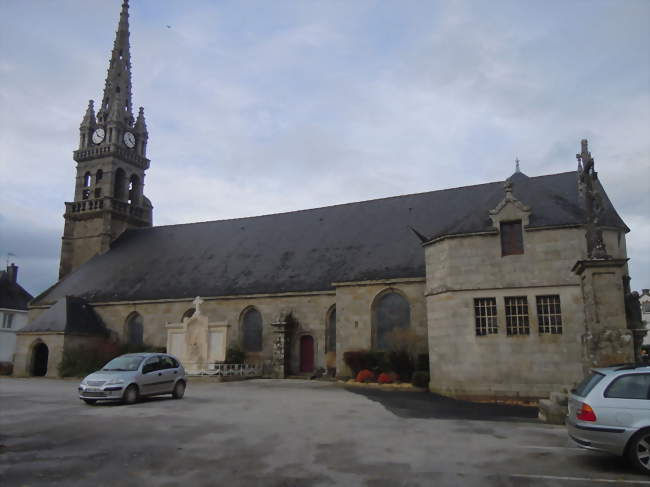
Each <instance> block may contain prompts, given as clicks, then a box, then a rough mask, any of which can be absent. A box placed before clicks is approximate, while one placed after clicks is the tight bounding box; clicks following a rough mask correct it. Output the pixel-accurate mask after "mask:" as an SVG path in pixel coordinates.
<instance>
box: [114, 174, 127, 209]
mask: <svg viewBox="0 0 650 487" xmlns="http://www.w3.org/2000/svg"><path fill="white" fill-rule="evenodd" d="M125 186H126V174H125V173H124V169H122V168H119V169H118V170H117V171H115V180H114V181H113V197H114V198H115V199H116V200H122V201H123V200H124V197H125V194H124V193H125V191H124V190H125Z"/></svg>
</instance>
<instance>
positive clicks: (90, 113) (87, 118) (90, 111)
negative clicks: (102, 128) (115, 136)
mask: <svg viewBox="0 0 650 487" xmlns="http://www.w3.org/2000/svg"><path fill="white" fill-rule="evenodd" d="M96 123H97V120H96V119H95V102H94V101H93V100H88V108H86V113H85V115H84V118H83V120H82V121H81V126H80V127H79V128H81V129H87V128H90V129H92V128H93V127H94V126H95V124H96Z"/></svg>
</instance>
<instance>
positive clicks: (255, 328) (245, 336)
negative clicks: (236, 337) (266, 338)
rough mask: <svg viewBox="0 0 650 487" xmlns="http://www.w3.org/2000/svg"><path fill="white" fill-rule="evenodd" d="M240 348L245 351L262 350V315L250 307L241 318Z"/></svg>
mask: <svg viewBox="0 0 650 487" xmlns="http://www.w3.org/2000/svg"><path fill="white" fill-rule="evenodd" d="M241 323H242V325H241V330H242V348H243V349H244V351H245V352H261V351H262V315H261V314H260V312H259V311H257V310H256V309H255V308H250V309H249V310H248V311H246V312H245V313H244V316H243V318H242V322H241Z"/></svg>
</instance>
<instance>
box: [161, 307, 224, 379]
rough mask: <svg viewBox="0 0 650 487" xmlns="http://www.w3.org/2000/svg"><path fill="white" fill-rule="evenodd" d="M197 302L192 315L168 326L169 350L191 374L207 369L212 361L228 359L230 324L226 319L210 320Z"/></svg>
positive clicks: (217, 361)
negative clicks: (220, 320) (227, 348)
mask: <svg viewBox="0 0 650 487" xmlns="http://www.w3.org/2000/svg"><path fill="white" fill-rule="evenodd" d="M196 302H197V301H196V300H195V307H196V311H195V312H194V314H193V315H192V316H191V317H189V318H183V321H181V322H180V323H168V324H167V325H166V328H167V351H168V352H169V353H170V354H172V355H174V356H175V357H176V358H178V359H179V360H180V361H181V363H182V364H183V366H184V367H185V370H186V371H187V373H189V374H196V373H200V372H201V371H204V370H207V368H208V364H213V363H219V362H225V360H226V347H227V344H228V328H229V327H230V325H228V323H227V322H225V321H224V322H214V323H210V322H209V321H208V317H207V316H205V315H204V314H202V313H201V310H200V307H199V306H198V305H196Z"/></svg>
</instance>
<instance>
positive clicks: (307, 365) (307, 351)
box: [300, 335, 314, 372]
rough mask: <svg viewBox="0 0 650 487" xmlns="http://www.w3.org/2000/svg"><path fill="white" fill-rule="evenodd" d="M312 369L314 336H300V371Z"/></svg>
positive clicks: (311, 370) (310, 370)
mask: <svg viewBox="0 0 650 487" xmlns="http://www.w3.org/2000/svg"><path fill="white" fill-rule="evenodd" d="M313 371H314V337H312V336H311V335H303V336H301V337H300V372H313Z"/></svg>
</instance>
